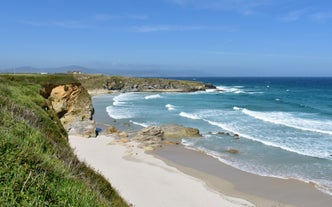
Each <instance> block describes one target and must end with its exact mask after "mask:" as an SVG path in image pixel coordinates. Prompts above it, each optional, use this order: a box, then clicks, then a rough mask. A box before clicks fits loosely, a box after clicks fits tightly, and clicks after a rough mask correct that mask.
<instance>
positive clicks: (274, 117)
mask: <svg viewBox="0 0 332 207" xmlns="http://www.w3.org/2000/svg"><path fill="white" fill-rule="evenodd" d="M233 109H234V110H236V109H238V110H240V111H242V113H244V114H246V115H248V116H251V117H253V118H255V119H259V120H262V121H265V122H270V123H273V124H279V125H283V126H287V127H291V128H294V129H299V130H303V131H310V132H316V133H322V134H328V135H332V131H331V130H330V129H332V121H329V120H313V119H306V118H300V117H296V116H294V115H293V114H291V113H286V112H257V111H251V110H248V109H246V108H243V109H240V108H238V107H234V108H233Z"/></svg>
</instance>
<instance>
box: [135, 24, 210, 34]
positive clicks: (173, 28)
mask: <svg viewBox="0 0 332 207" xmlns="http://www.w3.org/2000/svg"><path fill="white" fill-rule="evenodd" d="M132 29H133V31H135V32H163V31H165V32H166V31H190V30H202V29H205V27H200V26H185V25H142V26H135V27H133V28H132Z"/></svg>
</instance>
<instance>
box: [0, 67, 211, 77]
mask: <svg viewBox="0 0 332 207" xmlns="http://www.w3.org/2000/svg"><path fill="white" fill-rule="evenodd" d="M68 71H81V72H82V73H88V74H106V75H112V76H131V77H202V76H211V75H213V74H210V73H209V72H208V71H207V70H186V69H181V68H177V69H174V68H173V69H172V68H167V67H165V66H155V67H152V66H141V67H140V66H130V65H117V66H112V67H109V68H99V67H98V66H96V67H84V66H80V65H68V66H61V67H41V68H38V67H31V66H23V67H16V68H10V69H8V68H7V69H3V68H0V72H3V73H67V72H68Z"/></svg>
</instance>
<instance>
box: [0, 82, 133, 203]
mask: <svg viewBox="0 0 332 207" xmlns="http://www.w3.org/2000/svg"><path fill="white" fill-rule="evenodd" d="M75 81H76V80H75V79H73V78H72V76H66V75H56V76H45V75H42V76H40V75H15V76H11V75H0V166H1V167H0V206H120V207H122V206H128V205H127V204H126V203H125V202H124V201H123V199H122V198H121V197H120V196H119V195H118V194H117V192H116V191H115V190H114V189H113V188H112V186H111V185H110V184H109V182H108V181H107V180H106V179H105V178H104V177H102V176H101V175H99V174H97V173H95V172H94V171H93V170H91V169H90V168H88V167H87V166H86V165H85V164H84V163H81V162H79V161H78V159H77V158H76V156H75V155H74V154H73V151H72V149H71V148H70V146H69V144H68V140H67V133H66V131H65V130H64V128H63V127H62V125H61V123H60V121H59V119H58V117H57V116H56V114H55V113H54V112H53V111H52V110H51V109H50V107H49V103H48V101H47V100H46V99H45V98H43V97H42V96H41V95H40V92H41V91H42V89H43V86H44V85H47V84H55V85H56V84H63V83H73V82H75ZM76 82H77V81H76ZM114 167H116V166H114Z"/></svg>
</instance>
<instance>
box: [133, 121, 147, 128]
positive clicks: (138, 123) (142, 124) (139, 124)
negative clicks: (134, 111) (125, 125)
mask: <svg viewBox="0 0 332 207" xmlns="http://www.w3.org/2000/svg"><path fill="white" fill-rule="evenodd" d="M130 123H133V124H135V125H138V126H142V127H148V126H150V124H147V123H140V122H135V121H133V120H130Z"/></svg>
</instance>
